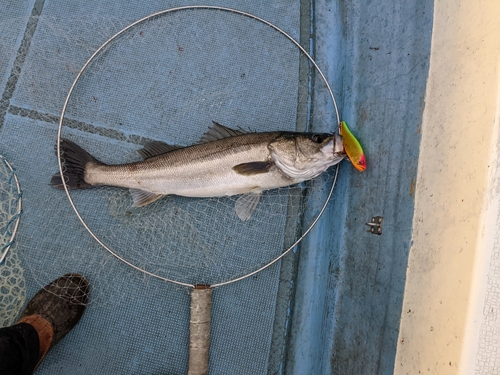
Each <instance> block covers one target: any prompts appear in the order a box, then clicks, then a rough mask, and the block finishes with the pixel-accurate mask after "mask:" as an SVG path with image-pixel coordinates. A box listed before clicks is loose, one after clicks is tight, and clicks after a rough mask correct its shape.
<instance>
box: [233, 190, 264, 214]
mask: <svg viewBox="0 0 500 375" xmlns="http://www.w3.org/2000/svg"><path fill="white" fill-rule="evenodd" d="M260 196H261V193H260V192H258V191H256V192H250V193H246V194H243V195H242V196H241V197H239V198H238V200H237V201H236V203H235V204H234V209H235V210H236V215H238V217H239V218H240V220H242V221H247V220H248V219H250V218H251V217H252V213H253V212H254V211H255V209H256V208H257V206H258V204H259V201H260Z"/></svg>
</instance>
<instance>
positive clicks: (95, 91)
mask: <svg viewBox="0 0 500 375" xmlns="http://www.w3.org/2000/svg"><path fill="white" fill-rule="evenodd" d="M3 3H4V4H3V6H2V12H0V33H1V38H2V41H1V42H0V43H1V44H0V53H1V55H0V57H1V58H0V91H1V92H2V99H1V101H0V153H1V154H3V155H4V156H5V157H6V158H7V160H9V161H10V162H11V163H12V164H13V166H14V167H15V168H16V171H17V174H18V177H19V179H20V182H21V186H22V189H23V204H24V210H23V216H22V222H21V227H20V231H19V234H18V236H17V244H16V247H15V248H14V249H13V250H14V251H16V252H18V254H19V256H20V257H21V260H22V266H23V269H24V276H25V278H26V287H27V292H26V294H27V297H28V299H29V298H30V297H31V296H33V295H34V294H35V293H36V291H37V290H38V289H39V288H40V287H41V286H43V285H45V284H47V283H48V282H50V281H51V280H52V279H55V278H56V277H58V276H60V275H62V274H63V273H67V272H80V273H82V274H84V275H85V277H86V278H87V279H88V280H89V282H90V284H91V288H92V292H91V303H90V304H89V307H88V309H87V311H86V312H85V314H84V316H83V318H82V320H81V322H80V323H79V324H78V325H77V327H76V328H75V329H74V330H73V331H71V333H70V334H69V335H68V336H67V337H66V338H65V339H64V340H63V341H61V343H60V344H58V345H57V346H56V347H55V348H53V349H52V350H51V352H50V354H49V355H48V356H47V357H46V359H45V360H44V361H43V363H42V365H41V366H40V367H39V369H38V370H37V374H184V373H186V370H187V353H188V352H187V346H188V335H189V333H188V327H189V290H188V289H187V288H183V287H179V286H174V285H171V284H169V283H165V282H164V281H161V280H157V279H155V278H152V277H148V276H144V275H143V274H141V273H139V272H136V271H135V270H133V269H131V268H130V267H128V266H126V265H125V264H123V263H121V262H119V261H117V260H116V259H115V258H114V257H112V256H111V255H110V254H109V253H107V252H106V251H104V250H103V249H102V248H101V246H99V245H98V244H97V243H96V242H95V241H94V240H93V239H92V238H91V237H90V236H89V234H88V233H87V232H86V231H85V230H84V229H83V227H82V226H81V224H80V222H79V221H78V219H77V218H76V217H75V215H74V212H73V211H72V209H71V207H70V206H69V204H68V201H67V198H66V196H65V194H64V193H63V192H61V191H57V190H55V189H53V188H51V187H50V186H49V185H48V182H49V180H50V176H51V175H52V174H53V173H54V172H55V171H56V170H57V168H58V166H57V160H56V157H55V155H54V145H55V142H56V138H57V122H58V117H59V115H60V113H61V108H62V105H63V103H64V99H65V97H66V95H67V92H68V90H69V88H70V85H71V83H72V82H73V80H74V79H75V76H76V74H77V73H78V71H79V69H80V68H81V66H82V65H83V64H84V62H85V61H86V60H87V59H88V57H89V56H90V55H91V54H92V53H93V52H94V51H95V50H96V49H97V48H98V47H99V46H100V45H101V44H102V43H103V42H104V41H105V40H106V39H108V38H109V37H111V36H112V35H113V34H114V33H115V32H117V31H119V30H120V29H122V28H123V27H125V26H126V25H128V24H130V23H131V22H133V21H135V20H138V19H140V18H142V17H145V16H147V15H149V14H151V13H154V12H157V11H160V10H164V9H168V8H171V7H173V6H181V5H190V4H191V3H190V2H188V1H184V2H172V1H148V2H139V1H127V2H116V1H109V0H104V1H86V2H77V1H61V0H45V1H43V0H37V1H32V0H30V1H7V0H3ZM213 5H220V6H228V7H230V8H235V9H239V10H243V11H246V12H249V13H252V14H254V15H257V16H259V17H262V18H264V19H266V20H267V21H269V22H272V23H274V24H276V25H277V26H279V27H280V28H282V29H283V30H284V31H286V32H287V33H289V34H290V35H291V36H292V37H293V38H294V39H296V40H300V41H301V44H303V45H304V46H305V47H306V48H307V49H308V50H309V51H310V52H311V53H312V54H313V55H314V57H315V58H316V61H317V62H318V63H319V65H320V66H321V68H322V69H323V71H324V73H325V74H326V76H327V78H328V80H329V82H330V84H331V86H332V87H333V89H334V92H335V95H336V97H337V99H338V100H339V105H340V111H341V117H342V118H343V119H344V120H346V121H347V122H348V123H349V124H351V128H352V129H353V131H354V132H355V133H356V135H357V136H358V137H359V139H360V140H361V142H362V144H363V145H364V147H365V151H366V154H367V157H368V170H367V171H366V173H365V174H363V175H360V174H358V173H357V172H356V171H355V170H354V169H353V168H352V167H351V166H349V165H348V164H347V163H345V162H343V164H342V165H341V168H340V177H339V181H338V185H337V187H336V190H335V194H334V197H333V199H332V202H330V206H329V208H328V210H327V211H326V213H325V215H324V216H323V218H322V219H321V220H320V222H319V224H318V225H317V226H316V227H315V229H314V230H313V232H312V233H311V235H310V236H309V237H307V239H306V241H304V242H303V243H302V245H301V247H300V250H299V251H298V252H294V253H292V254H290V256H289V257H287V258H285V259H284V260H283V262H278V263H277V264H275V265H273V266H272V267H270V268H269V269H267V270H265V271H263V272H261V273H260V274H258V275H256V276H255V277H251V278H248V279H245V280H243V281H241V282H237V283H234V284H231V285H228V286H224V287H221V288H220V289H216V290H215V292H214V304H213V306H214V307H213V314H212V317H213V322H212V331H211V332H212V342H211V348H210V367H209V372H210V373H211V374H249V375H251V374H252V375H253V374H280V373H286V374H331V373H334V374H389V373H392V370H393V366H394V356H395V348H396V340H397V332H398V327H399V316H400V314H401V311H400V310H401V303H402V298H403V290H404V281H405V272H406V262H407V257H408V251H409V248H410V241H411V222H412V217H413V190H412V189H413V188H412V186H413V187H414V178H415V175H416V170H417V164H418V147H419V141H420V137H419V129H420V128H419V126H420V121H421V114H422V111H423V107H424V95H425V83H426V78H427V71H428V60H429V48H430V36H431V28H432V1H424V2H421V1H410V2H406V3H404V4H403V3H401V4H398V5H394V4H389V3H387V4H372V3H371V2H370V1H364V0H359V1H348V2H337V1H333V2H329V1H313V2H312V3H311V2H309V1H307V2H306V1H293V0H280V1H277V2H272V4H270V3H267V2H253V1H245V0H239V1H218V2H213ZM193 17H194V18H193V19H194V21H193V23H192V24H191V25H190V26H189V27H188V25H186V26H185V27H179V28H177V29H175V30H173V29H172V30H169V29H168V26H169V25H168V22H166V24H165V27H166V29H164V30H167V31H168V35H166V34H162V33H161V32H158V34H156V35H154V37H155V38H157V40H162V41H163V40H164V42H162V43H163V44H162V43H160V44H159V46H160V47H159V48H158V49H157V50H155V55H154V56H155V57H154V58H149V57H148V55H146V54H144V55H141V54H140V53H139V52H137V51H139V50H135V51H136V54H135V55H131V56H129V55H127V43H132V39H133V38H134V37H135V38H139V37H142V36H143V35H142V34H140V32H143V31H142V30H139V29H137V30H136V31H135V32H137V35H136V34H134V35H132V34H130V35H129V36H128V37H127V38H128V39H127V38H125V43H124V44H123V45H122V46H121V47H120V48H123V49H122V50H120V49H110V50H109V51H107V52H106V53H105V54H104V60H103V61H104V62H103V63H102V65H100V64H97V65H96V70H95V72H96V73H95V75H92V74H91V75H89V76H88V78H86V79H87V81H86V85H84V86H82V87H85V88H86V89H87V91H85V90H83V89H82V91H78V89H77V91H76V92H75V97H77V98H79V100H78V101H75V102H73V103H72V104H71V105H70V106H69V108H68V114H67V117H68V119H69V120H71V121H72V122H71V123H70V124H69V125H70V126H69V127H68V128H67V129H66V130H65V132H66V133H65V135H66V136H68V137H71V138H72V139H74V140H77V141H79V142H80V143H81V144H82V145H84V146H88V147H90V148H91V151H92V152H95V153H97V156H99V157H101V158H103V159H106V161H107V162H123V161H124V160H123V157H124V155H125V157H127V155H128V156H130V155H132V154H133V152H134V150H136V149H137V148H138V145H139V144H140V143H141V142H143V141H144V140H147V139H160V140H163V141H169V142H178V143H180V144H183V145H188V144H192V143H194V142H196V141H197V140H198V139H199V138H200V135H201V134H203V132H204V131H205V130H206V128H207V126H208V125H210V121H212V120H218V121H220V122H221V123H223V124H226V125H233V126H234V127H236V126H241V127H243V128H246V129H251V130H269V127H270V126H271V127H273V128H277V129H287V130H292V129H295V125H296V124H295V123H296V121H297V119H298V118H299V117H300V116H301V115H303V113H302V112H301V111H303V108H304V105H303V104H304V103H305V102H307V98H305V99H304V98H301V95H303V92H302V91H301V87H304V86H306V87H307V82H306V83H304V76H303V75H301V72H302V69H303V65H300V64H301V63H300V61H299V59H298V58H297V57H298V54H297V50H296V47H294V46H293V45H291V47H290V46H288V44H287V43H288V42H286V41H285V42H286V43H285V42H283V41H282V42H283V45H282V44H280V43H281V42H280V43H276V44H273V43H272V41H273V40H275V39H270V40H267V39H266V38H267V37H266V35H272V34H269V33H268V32H267V31H266V29H265V27H264V26H262V25H260V26H257V27H256V26H255V24H252V23H251V22H250V20H248V19H243V20H242V19H240V18H238V16H234V15H233V16H228V15H227V14H221V13H217V14H214V16H213V18H211V17H210V18H209V19H207V18H206V14H205V13H201V12H200V13H196V14H194V16H193ZM196 17H198V18H196ZM171 21H172V24H175V25H178V24H181V25H182V22H180V21H179V20H176V19H172V20H171ZM193 25H194V26H193ZM252 25H253V26H252ZM145 30H146V29H145ZM193 30H194V31H193ZM172 33H175V36H174V37H172ZM146 37H147V35H146ZM222 37H224V38H226V39H222ZM162 38H164V39H162ZM190 40H192V44H193V45H194V44H195V43H196V44H198V45H201V44H203V43H201V42H200V41H205V43H207V44H210V45H213V46H214V51H215V52H213V56H215V57H213V58H212V57H210V58H206V57H205V59H204V57H203V56H201V57H200V55H199V54H198V53H197V51H190V49H189V45H190V43H191V42H189V41H190ZM221 40H225V41H226V42H227V41H229V42H227V43H226V42H224V45H221V44H220V43H221V42H220V41H221ZM143 47H144V48H146V47H148V44H147V43H146V42H144V45H143ZM237 48H240V49H239V51H240V52H238V53H235V50H237ZM144 50H145V49H144ZM175 53H183V54H189V53H192V54H193V56H192V59H186V60H179V61H178V62H176V61H175V59H174V60H172V56H173V55H174V54H175ZM120 54H121V56H122V58H119V57H120ZM113 56H114V57H113ZM184 57H185V55H184ZM106 58H110V61H115V62H116V63H115V65H114V67H115V68H116V69H115V70H114V73H113V75H110V76H109V79H106V76H105V75H103V76H99V73H100V72H101V71H106V69H104V68H102V67H104V66H105V64H106V60H105V59H106ZM113 58H114V60H113ZM217 58H220V59H223V60H224V61H225V62H227V61H228V60H230V61H231V62H232V63H231V64H229V65H228V66H230V67H232V69H228V70H225V71H223V72H221V71H217V69H216V67H217ZM185 61H190V63H189V64H188V65H186V63H185ZM270 61H272V62H273V64H270V63H269V62H270ZM290 61H294V63H290ZM139 64H145V66H147V67H148V70H147V73H145V74H150V75H151V76H155V77H156V78H155V79H152V80H151V82H150V84H149V86H144V85H139V84H137V85H129V86H127V87H122V86H120V85H121V83H120V80H119V79H116V78H117V77H120V74H123V75H126V74H131V72H132V73H133V74H135V75H136V78H137V81H138V82H145V81H147V80H148V76H141V72H142V70H141V69H140V68H137V66H138V65H139ZM167 64H170V65H169V68H168V71H167V70H165V71H164V70H163V69H164V67H165V65H167ZM176 64H177V65H176ZM306 65H307V64H306ZM100 68H102V70H101V71H100V70H99V69H100ZM183 69H184V71H192V72H193V73H192V75H191V76H186V75H183V76H182V78H181V79H179V80H178V81H175V78H169V73H172V72H173V73H175V72H177V71H181V70H183ZM204 69H205V70H204ZM264 70H265V71H266V74H267V75H266V76H261V77H260V78H259V72H262V71H264ZM282 75H283V76H284V75H286V76H287V77H294V79H293V80H287V81H285V82H287V84H286V85H281V84H280V83H279V82H282V80H281V76H282ZM173 76H175V74H173ZM94 78H95V80H94V81H93V79H94ZM169 79H170V80H169ZM183 79H184V80H189V82H190V83H191V85H190V86H189V87H190V88H191V89H190V90H191V91H182V90H179V91H178V92H176V93H175V95H170V96H169V97H165V95H166V94H164V92H163V90H162V88H163V87H164V86H165V85H166V84H171V85H177V86H176V87H182V85H183V83H185V82H183V81H182V80H183ZM224 79H227V81H228V82H225V87H229V91H225V92H217V93H216V95H218V96H217V98H218V99H219V100H218V101H214V100H213V99H214V98H213V96H212V97H210V98H209V97H208V96H207V95H208V94H207V92H205V91H203V90H204V87H210V86H216V85H218V84H220V82H221V80H224ZM240 79H241V80H243V79H253V81H252V82H253V83H252V84H251V85H254V86H251V85H250V87H255V88H256V90H255V91H256V92H258V90H263V91H264V90H265V91H266V92H267V95H268V96H267V97H266V98H267V99H266V100H265V101H263V100H262V99H261V97H260V96H259V95H257V94H252V93H251V92H249V91H248V90H247V91H242V90H241V87H242V86H239V83H238V82H239V81H238V80H240ZM198 81H203V85H202V84H200V86H199V87H197V86H196V84H194V85H192V83H193V82H198ZM306 81H307V79H306ZM277 82H278V83H277ZM290 82H292V84H290ZM315 82H316V83H317V84H318V85H320V83H318V77H315ZM92 85H94V86H95V87H93V86H92ZM89 87H90V89H89ZM92 87H93V88H92ZM257 88H258V90H257ZM117 93H119V94H118V95H121V96H124V97H120V98H117V97H116V96H117ZM306 93H307V90H306ZM145 97H146V98H147V100H144V98H145ZM205 97H206V98H207V100H208V99H210V100H211V101H210V103H212V104H213V103H219V104H220V105H219V104H218V105H212V106H211V107H208V108H207V107H206V106H204V105H203V99H204V98H205ZM297 98H299V100H298V101H299V105H297ZM121 99H123V100H121ZM327 99H328V98H327V96H325V92H324V90H323V91H320V92H318V93H317V95H316V97H315V98H314V100H315V101H314V104H313V106H314V108H315V110H316V112H315V113H316V114H317V116H319V114H321V113H328V114H329V118H328V119H325V120H324V121H323V123H321V124H320V125H318V129H322V130H323V131H325V130H328V129H331V124H332V119H334V117H333V116H332V108H331V103H329V102H328V100H327ZM124 103H133V104H131V105H133V106H134V107H133V108H132V109H131V108H128V107H127V106H124ZM290 103H292V104H293V103H295V105H290ZM290 108H291V109H290ZM249 112H251V113H253V114H255V115H254V117H249V116H247V114H248V113H249ZM214 116H217V117H215V118H214ZM315 119H316V120H317V118H315ZM313 120H314V119H313ZM143 123H147V124H150V125H148V126H144V127H141V125H140V124H143ZM85 142H87V143H85ZM107 147H112V149H113V150H114V151H115V153H108V152H106V150H107ZM116 150H120V153H117V152H116ZM130 157H131V156H130ZM316 193H317V194H318V196H319V198H318V199H321V197H324V191H319V192H316ZM101 198H102V196H101ZM92 199H94V198H92ZM95 199H96V202H97V200H98V199H100V198H99V197H97V198H95ZM91 202H93V201H92V200H91ZM311 210H312V212H311V213H308V214H307V215H313V214H314V212H316V210H317V207H315V206H314V205H313V207H312V208H311ZM85 211H86V215H88V217H89V220H90V221H92V220H97V221H99V220H101V223H108V221H106V220H108V219H106V218H103V217H100V216H99V215H101V214H102V210H101V211H99V210H94V209H93V208H92V206H90V205H89V206H88V207H85ZM94 212H95V214H94ZM106 214H107V213H106ZM307 215H306V216H307ZM378 215H380V216H383V217H384V232H383V234H382V235H381V236H376V235H373V234H370V233H367V231H366V230H367V229H368V227H366V225H365V223H366V222H367V221H370V220H371V218H372V217H373V216H378ZM109 220H110V221H109V222H112V219H109ZM108 224H109V223H108ZM276 231H277V232H276V234H277V236H283V229H282V228H281V229H280V230H279V232H278V230H276ZM110 232H112V229H111V230H110ZM111 235H113V236H120V233H111ZM165 240H166V241H168V235H165ZM0 267H1V266H0Z"/></svg>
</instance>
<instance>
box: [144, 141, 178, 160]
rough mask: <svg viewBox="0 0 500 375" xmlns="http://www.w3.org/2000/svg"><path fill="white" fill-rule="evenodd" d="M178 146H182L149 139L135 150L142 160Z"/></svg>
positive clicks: (175, 148)
mask: <svg viewBox="0 0 500 375" xmlns="http://www.w3.org/2000/svg"><path fill="white" fill-rule="evenodd" d="M180 148H183V146H176V145H169V144H168V143H165V142H160V141H151V142H147V143H146V144H145V145H144V148H142V149H140V150H137V152H138V153H139V155H140V156H141V157H142V158H143V159H144V160H146V159H150V158H152V157H155V156H158V155H163V154H166V153H167V152H171V151H174V150H178V149H180Z"/></svg>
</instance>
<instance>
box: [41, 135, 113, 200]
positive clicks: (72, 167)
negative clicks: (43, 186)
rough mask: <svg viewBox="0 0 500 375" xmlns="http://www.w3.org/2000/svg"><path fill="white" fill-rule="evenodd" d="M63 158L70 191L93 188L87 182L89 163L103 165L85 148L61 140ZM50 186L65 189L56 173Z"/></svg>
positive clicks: (59, 175)
mask: <svg viewBox="0 0 500 375" xmlns="http://www.w3.org/2000/svg"><path fill="white" fill-rule="evenodd" d="M61 158H62V165H63V173H64V181H65V182H66V186H67V187H68V188H69V189H84V188H88V187H91V186H92V185H90V184H89V183H87V182H86V181H85V168H86V165H87V163H89V162H93V163H97V164H103V163H101V162H100V161H98V160H97V159H96V158H94V157H93V156H92V155H90V154H89V153H88V152H87V151H85V150H84V149H83V148H81V147H80V146H78V145H77V144H76V143H74V142H71V141H70V140H68V139H61ZM50 185H51V186H52V187H54V188H56V189H60V190H63V189H64V184H63V181H62V177H61V174H60V173H56V174H54V175H53V176H52V179H51V180H50Z"/></svg>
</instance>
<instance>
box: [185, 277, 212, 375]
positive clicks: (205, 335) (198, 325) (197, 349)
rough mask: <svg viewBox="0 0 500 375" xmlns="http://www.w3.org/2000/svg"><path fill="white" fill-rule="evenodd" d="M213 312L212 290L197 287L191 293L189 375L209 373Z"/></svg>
mask: <svg viewBox="0 0 500 375" xmlns="http://www.w3.org/2000/svg"><path fill="white" fill-rule="evenodd" d="M211 310H212V288H210V287H209V286H207V285H196V286H195V287H194V288H193V290H192V291H191V318H190V321H189V367H188V375H206V374H207V372H208V350H209V348H210V312H211Z"/></svg>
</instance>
